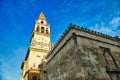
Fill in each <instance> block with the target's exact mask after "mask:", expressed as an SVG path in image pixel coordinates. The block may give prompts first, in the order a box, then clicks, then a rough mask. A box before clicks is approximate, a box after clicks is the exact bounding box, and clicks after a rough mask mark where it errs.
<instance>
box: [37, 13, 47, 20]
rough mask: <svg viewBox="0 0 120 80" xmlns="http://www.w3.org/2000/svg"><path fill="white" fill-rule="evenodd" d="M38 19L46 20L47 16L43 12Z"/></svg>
mask: <svg viewBox="0 0 120 80" xmlns="http://www.w3.org/2000/svg"><path fill="white" fill-rule="evenodd" d="M38 19H40V20H46V18H45V15H44V13H43V12H41V13H40V15H39V17H38Z"/></svg>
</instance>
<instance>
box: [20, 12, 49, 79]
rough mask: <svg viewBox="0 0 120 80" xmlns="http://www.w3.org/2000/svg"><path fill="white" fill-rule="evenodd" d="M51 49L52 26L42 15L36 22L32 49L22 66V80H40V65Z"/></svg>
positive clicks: (31, 43) (31, 41)
mask: <svg viewBox="0 0 120 80" xmlns="http://www.w3.org/2000/svg"><path fill="white" fill-rule="evenodd" d="M50 49H51V45H50V25H49V24H48V23H47V21H46V18H45V16H44V14H43V13H41V14H40V15H39V17H38V19H37V20H36V22H35V25H34V28H33V31H32V37H31V40H30V47H29V49H28V51H27V55H26V57H25V60H24V61H23V63H22V66H21V69H22V80H40V68H39V64H40V63H41V62H42V59H43V58H44V57H45V56H46V55H47V53H48V52H49V51H50Z"/></svg>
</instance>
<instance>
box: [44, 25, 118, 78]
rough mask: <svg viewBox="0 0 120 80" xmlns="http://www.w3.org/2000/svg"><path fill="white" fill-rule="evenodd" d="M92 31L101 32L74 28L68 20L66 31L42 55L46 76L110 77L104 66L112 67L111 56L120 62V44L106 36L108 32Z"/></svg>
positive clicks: (113, 64)
mask: <svg viewBox="0 0 120 80" xmlns="http://www.w3.org/2000/svg"><path fill="white" fill-rule="evenodd" d="M87 31H90V32H92V34H89V33H88V32H87ZM93 33H94V34H93ZM96 34H97V35H101V33H99V32H96V31H92V30H89V29H86V28H82V27H80V30H76V25H73V26H72V25H71V24H70V27H69V29H68V32H67V33H64V35H63V36H62V38H61V39H60V40H59V42H58V43H57V45H56V46H55V47H54V49H53V50H52V51H51V52H50V54H49V56H47V57H46V58H47V59H48V62H47V66H48V70H47V72H48V80H111V79H110V78H111V76H110V75H109V74H108V73H106V70H107V69H116V66H115V62H114V61H113V58H114V59H115V61H116V63H117V65H118V66H120V47H119V46H118V42H117V41H116V40H111V39H108V38H110V36H108V35H104V36H102V37H101V36H97V35H96ZM100 46H101V47H103V48H100ZM104 48H106V49H108V50H109V51H110V52H109V51H108V52H105V51H104ZM110 54H111V55H113V58H112V57H111V55H110ZM113 77H115V78H116V76H115V75H113ZM113 80H117V79H113Z"/></svg>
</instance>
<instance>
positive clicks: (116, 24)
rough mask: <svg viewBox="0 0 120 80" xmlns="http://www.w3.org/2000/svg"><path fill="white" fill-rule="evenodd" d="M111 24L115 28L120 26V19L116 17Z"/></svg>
mask: <svg viewBox="0 0 120 80" xmlns="http://www.w3.org/2000/svg"><path fill="white" fill-rule="evenodd" d="M109 24H110V25H111V26H112V27H115V28H116V27H118V26H120V17H114V18H113V19H112V20H111V21H110V23H109Z"/></svg>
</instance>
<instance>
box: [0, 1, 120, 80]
mask: <svg viewBox="0 0 120 80" xmlns="http://www.w3.org/2000/svg"><path fill="white" fill-rule="evenodd" d="M119 3H120V0H51V1H50V0H0V80H19V79H20V74H21V70H20V66H21V63H22V61H23V60H24V58H25V55H26V52H27V49H28V47H29V45H30V44H29V41H30V38H31V34H32V33H31V32H32V29H33V27H34V23H35V21H36V19H37V17H38V15H39V14H40V12H43V13H44V14H45V16H46V18H47V21H48V23H49V24H50V26H51V36H52V37H51V42H52V43H55V42H56V41H57V40H58V38H59V36H60V35H61V34H62V33H63V31H64V30H65V29H66V28H67V26H68V25H69V24H70V23H73V24H76V25H80V26H81V27H86V28H90V29H93V30H96V31H99V32H102V33H105V34H109V35H111V36H116V35H118V36H119V37H120V5H119Z"/></svg>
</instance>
